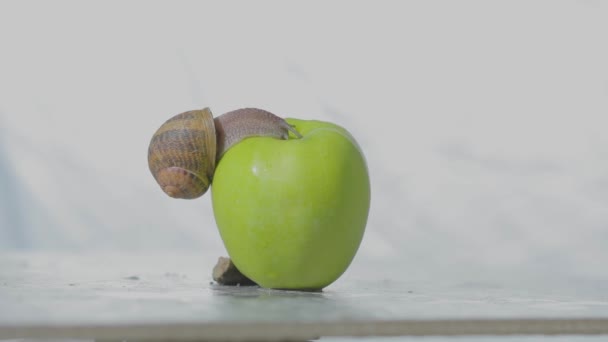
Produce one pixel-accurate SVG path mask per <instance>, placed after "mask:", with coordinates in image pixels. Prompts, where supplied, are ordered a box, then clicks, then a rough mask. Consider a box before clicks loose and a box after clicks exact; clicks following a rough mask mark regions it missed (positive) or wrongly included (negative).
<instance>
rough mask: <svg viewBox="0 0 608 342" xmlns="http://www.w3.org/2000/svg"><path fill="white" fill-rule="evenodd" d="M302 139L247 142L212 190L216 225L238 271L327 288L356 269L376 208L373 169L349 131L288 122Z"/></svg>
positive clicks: (290, 285)
mask: <svg viewBox="0 0 608 342" xmlns="http://www.w3.org/2000/svg"><path fill="white" fill-rule="evenodd" d="M286 120H287V122H288V123H289V124H291V125H293V126H294V127H295V128H296V130H297V131H298V132H299V133H300V134H301V135H302V136H303V137H302V138H301V139H297V138H295V137H294V136H293V135H290V138H289V140H279V139H273V138H267V137H253V138H247V139H244V140H243V141H241V142H239V143H238V144H236V145H235V146H233V147H232V148H231V149H230V150H229V151H227V152H226V153H225V154H224V156H223V157H222V159H221V160H220V162H219V164H218V165H217V167H216V170H215V175H214V178H213V185H212V189H211V191H212V203H213V211H214V215H215V220H216V223H217V226H218V229H219V232H220V235H221V237H222V240H223V242H224V245H225V247H226V249H227V251H228V254H229V255H230V258H231V259H232V261H233V262H234V264H235V265H236V266H237V267H238V269H239V270H240V271H241V272H242V273H243V274H244V275H246V276H247V277H249V278H250V279H252V280H253V281H255V282H256V283H258V284H259V285H260V286H262V287H266V288H275V289H290V290H320V289H322V288H324V287H326V286H327V285H329V284H331V283H332V282H334V281H335V280H336V279H338V278H339V277H340V276H341V275H342V273H344V271H346V269H347V268H348V266H349V265H350V263H351V261H352V259H353V258H354V256H355V254H356V252H357V249H358V248H359V245H360V243H361V240H362V238H363V234H364V231H365V226H366V224H367V217H368V213H369V205H370V182H369V174H368V169H367V164H366V162H365V158H364V156H363V153H362V152H361V149H360V148H359V145H358V144H357V142H356V141H355V139H354V138H353V137H352V135H351V134H350V133H348V132H347V131H346V130H345V129H344V128H342V127H340V126H338V125H335V124H332V123H328V122H322V121H312V120H307V121H305V120H297V119H286Z"/></svg>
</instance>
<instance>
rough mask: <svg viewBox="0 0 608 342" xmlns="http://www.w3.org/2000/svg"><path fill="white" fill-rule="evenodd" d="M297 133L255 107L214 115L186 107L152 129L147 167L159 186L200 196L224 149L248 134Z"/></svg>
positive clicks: (175, 194)
mask: <svg viewBox="0 0 608 342" xmlns="http://www.w3.org/2000/svg"><path fill="white" fill-rule="evenodd" d="M289 132H292V133H293V134H294V135H295V136H296V137H297V138H301V137H302V136H301V135H300V133H298V131H296V129H295V128H294V127H293V126H291V125H290V124H288V123H287V121H285V120H284V119H282V118H280V117H278V116H276V115H274V114H272V113H270V112H267V111H265V110H262V109H257V108H242V109H237V110H234V111H231V112H228V113H225V114H222V115H220V116H218V117H216V118H213V114H212V113H211V110H210V109H209V108H204V109H200V110H192V111H187V112H184V113H181V114H177V115H175V116H174V117H172V118H171V119H169V120H167V121H166V122H165V123H164V124H163V125H162V126H161V127H160V128H159V129H158V130H157V131H156V133H154V135H153V137H152V140H151V141H150V146H149V148H148V166H149V168H150V171H151V172H152V175H153V176H154V179H156V182H157V183H158V184H159V185H160V187H161V189H162V190H163V191H164V192H165V193H166V194H167V195H169V196H171V197H173V198H183V199H194V198H198V197H200V196H202V195H203V194H204V193H205V192H207V189H209V186H210V185H211V181H212V179H213V174H214V172H215V166H216V164H217V163H218V162H219V160H220V159H221V158H222V156H223V155H224V153H226V151H228V150H229V149H230V148H231V147H232V146H234V145H235V144H237V143H238V142H240V141H241V140H243V139H245V138H249V137H253V136H267V137H274V138H277V139H288V138H289Z"/></svg>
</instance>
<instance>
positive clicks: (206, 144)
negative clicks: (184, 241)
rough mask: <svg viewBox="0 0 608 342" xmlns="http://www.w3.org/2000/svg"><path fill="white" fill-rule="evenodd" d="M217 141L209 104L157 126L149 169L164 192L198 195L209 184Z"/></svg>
mask: <svg viewBox="0 0 608 342" xmlns="http://www.w3.org/2000/svg"><path fill="white" fill-rule="evenodd" d="M216 144H217V140H216V135H215V125H214V123H213V114H211V111H210V110H209V108H205V109H201V110H192V111H188V112H184V113H181V114H178V115H176V116H174V117H172V118H171V119H169V120H167V121H166V122H165V123H164V124H163V125H162V126H160V128H159V129H158V130H157V131H156V133H154V136H153V137H152V141H150V147H149V148H148V165H149V167H150V171H151V172H152V175H153V176H154V178H155V179H156V181H157V182H158V184H159V185H160V187H161V188H162V189H163V191H164V192H165V193H166V194H167V195H169V196H171V197H174V198H184V199H192V198H197V197H199V196H201V195H203V194H204V193H205V192H206V191H207V189H209V185H211V179H212V177H213V173H214V171H215V154H216Z"/></svg>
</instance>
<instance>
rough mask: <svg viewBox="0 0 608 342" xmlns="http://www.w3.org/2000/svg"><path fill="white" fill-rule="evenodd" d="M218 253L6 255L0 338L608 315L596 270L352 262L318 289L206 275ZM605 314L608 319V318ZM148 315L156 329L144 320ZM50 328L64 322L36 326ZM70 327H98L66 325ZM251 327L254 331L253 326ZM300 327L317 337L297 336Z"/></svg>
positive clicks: (0, 280)
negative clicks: (225, 282)
mask: <svg viewBox="0 0 608 342" xmlns="http://www.w3.org/2000/svg"><path fill="white" fill-rule="evenodd" d="M215 261H216V260H215V258H214V257H210V256H205V255H204V253H201V254H175V253H171V254H169V253H165V254H163V253H157V254H150V253H148V254H129V255H126V254H84V255H78V254H52V253H51V254H48V253H37V254H25V253H24V254H5V255H2V256H1V258H0V339H2V338H4V339H7V338H27V337H49V338H50V337H55V338H67V337H70V336H72V337H77V338H84V337H87V336H89V335H87V334H94V335H96V336H90V337H91V338H95V337H97V338H101V337H104V338H110V339H112V338H120V336H119V335H117V334H121V333H120V332H117V330H116V329H117V327H118V328H121V329H125V327H127V328H129V327H143V328H142V329H140V330H138V331H137V332H135V333H134V334H135V335H133V334H130V333H129V332H127V334H126V335H125V336H123V337H129V336H130V337H137V338H138V339H146V338H150V337H154V336H155V335H158V329H161V330H160V331H164V332H166V333H168V331H169V332H170V330H162V328H159V326H160V327H167V326H168V328H167V329H177V331H180V330H181V331H182V332H183V331H186V330H188V329H190V330H191V331H193V334H195V335H196V336H198V335H199V334H200V331H201V329H202V330H203V331H208V330H205V329H207V328H205V327H209V326H213V325H219V326H222V325H224V327H225V328H226V329H225V331H226V332H227V333H228V335H226V336H227V337H228V338H229V337H230V336H233V337H234V335H230V333H234V331H235V330H231V328H230V327H234V329H242V328H243V327H245V328H246V329H249V328H252V327H255V326H256V325H258V324H260V325H259V326H260V327H264V329H266V328H267V329H268V331H267V332H270V331H271V330H272V329H275V330H276V328H277V327H280V326H283V327H284V328H285V329H287V327H292V328H293V327H295V329H296V330H297V329H298V328H297V327H298V326H300V325H302V324H304V325H306V324H308V327H313V328H314V327H315V324H322V325H325V326H324V327H325V328H331V327H332V326H334V325H335V326H339V325H340V324H345V323H346V324H349V322H353V321H354V322H361V324H362V325H360V326H355V330H356V329H358V328H360V327H365V324H372V328H373V329H376V330H378V329H379V330H378V331H376V332H375V333H371V332H369V331H368V332H367V333H366V332H365V331H363V332H361V331H359V332H358V333H356V334H358V335H370V334H371V335H387V334H388V335H392V334H391V333H387V332H383V331H382V330H383V329H388V328H390V327H387V326H385V325H376V326H373V324H379V323H381V324H384V323H386V322H417V321H420V320H422V321H425V322H429V321H430V322H440V321H441V320H457V321H460V322H467V321H468V320H470V319H482V320H496V319H498V320H502V319H508V320H513V319H516V320H521V319H579V320H580V319H588V318H592V319H603V318H608V295H607V293H608V292H606V291H605V290H606V284H605V283H602V282H599V280H598V282H597V283H594V282H593V281H587V282H586V283H585V282H582V281H580V280H579V281H578V282H574V283H568V282H565V281H564V279H554V280H551V279H546V277H545V278H544V279H535V278H534V277H533V276H528V277H526V278H517V279H516V278H511V276H513V275H509V274H495V275H491V274H490V275H489V274H483V275H477V276H474V275H470V274H469V275H467V274H466V272H465V271H464V270H463V273H462V274H461V276H460V277H458V276H454V275H449V276H447V275H436V274H435V275H430V274H429V275H426V276H421V275H420V274H418V275H416V276H412V275H410V274H408V273H407V272H406V270H398V267H397V266H395V265H392V266H391V265H390V263H385V264H384V265H369V264H364V263H363V262H355V263H354V264H353V265H352V267H351V268H350V269H349V270H348V271H347V272H346V273H345V275H344V276H343V277H342V278H340V279H339V280H338V281H337V282H336V283H334V284H332V285H331V286H329V287H328V288H326V289H325V290H324V291H323V292H321V293H303V292H288V291H276V290H267V289H260V288H258V287H240V288H236V287H224V286H219V285H217V284H214V283H213V282H212V279H211V276H210V273H211V268H212V266H213V264H214V262H215ZM389 266H390V267H389ZM455 274H457V273H455ZM438 320H440V321H438ZM499 322H500V321H499ZM583 322H584V321H583ZM264 324H266V325H264ZM599 324H600V327H602V326H603V327H605V328H606V330H608V321H600V323H599ZM225 325H227V326H225ZM150 326H152V327H154V326H156V329H157V330H156V331H155V330H153V329H154V328H153V329H152V330H150V329H146V328H147V327H150ZM15 327H18V328H19V329H21V330H15V329H16V328H15ZM41 327H42V328H41ZM49 327H51V328H54V329H57V328H59V330H54V331H51V332H49V331H48V330H35V329H46V328H49ZM74 327H88V328H96V329H98V330H92V332H88V333H77V334H75V335H70V333H69V329H73V328H74ZM180 327H181V328H180ZM201 327H202V328H201ZM216 327H217V326H216ZM439 327H440V328H441V326H439ZM554 327H555V326H554ZM554 327H553V328H554ZM325 328H323V329H325ZM372 328H370V329H372ZM435 328H437V327H435ZM549 328H551V327H549ZM28 329H33V330H28ZM61 329H63V330H61ZM100 329H101V330H100ZM184 329H185V330H184ZM192 329H194V330H192ZM196 329H199V330H196ZM348 329H351V330H350V331H352V326H351V327H350V328H349V327H347V328H346V330H347V333H345V334H346V335H349V334H350V333H348V331H349V330H348ZM583 329H584V327H583ZM305 330H306V329H305ZM146 331H148V333H146ZM197 331H198V332H197ZM308 331H315V330H314V329H308ZM320 331H328V330H320ZM123 332H124V331H123ZM296 332H297V331H296ZM304 332H306V331H304ZM582 332H583V333H586V332H585V331H582ZM131 333H133V332H132V331H131ZM258 333H259V332H258ZM264 333H265V332H262V334H264ZM287 333H288V334H289V332H287ZM557 333H559V332H557ZM567 333H570V334H571V333H572V332H567ZM47 334H48V335H47ZM146 334H152V336H147V335H146ZM171 334H172V333H171ZM244 334H245V335H243V336H245V338H247V337H248V336H250V335H247V334H248V333H247V331H245V333H244ZM396 334H401V333H396ZM405 334H407V332H406V333H405ZM440 334H443V333H440ZM448 334H449V333H448ZM474 334H477V333H474ZM329 335H330V336H333V335H338V336H339V335H340V333H335V332H334V333H330V334H329ZM180 336H182V335H180V334H177V335H174V337H177V338H179V337H180ZM188 336H189V335H188ZM205 336H207V335H205V333H203V334H202V337H205ZM220 336H223V335H221V334H220ZM252 336H253V335H252ZM262 336H266V335H262ZM272 336H273V335H272V334H271V333H270V335H268V336H267V337H268V338H272ZM298 336H304V337H306V338H309V337H315V336H307V335H301V334H300V335H298V334H295V335H294V336H293V337H294V338H295V337H298ZM182 337H183V336H182ZM570 337H573V336H570ZM334 338H337V337H334ZM436 338H438V339H441V338H443V337H436ZM486 338H490V337H486ZM578 338H583V339H585V340H586V339H587V337H578ZM589 338H590V337H589ZM490 339H491V338H490Z"/></svg>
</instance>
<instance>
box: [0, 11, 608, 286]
mask: <svg viewBox="0 0 608 342" xmlns="http://www.w3.org/2000/svg"><path fill="white" fill-rule="evenodd" d="M607 42H608V4H607V3H606V2H601V1H569V2H568V1H503V2H486V1H459V2H451V1H418V2H401V1H394V2H388V1H384V2H382V1H368V2H352V1H344V2H340V1H333V2H321V1H319V2H298V3H296V2H292V3H282V2H221V3H220V2H217V3H207V2H170V1H167V2H152V1H140V2H138V1H129V2H122V1H116V2H105V1H104V2H102V1H98V2H80V1H49V2H43V1H40V2H27V1H13V2H11V1H3V2H0V250H2V251H11V250H42V251H47V250H54V251H57V250H60V251H63V250H67V251H82V252H86V251H98V250H104V251H126V250H128V251H154V250H164V251H166V250H179V251H184V250H189V251H197V250H201V251H205V252H206V253H207V252H208V253H210V254H211V255H223V254H225V252H224V248H223V245H222V243H221V240H220V238H219V234H218V233H217V230H216V228H215V222H214V219H213V215H212V211H211V202H210V198H209V196H205V197H204V198H201V199H198V200H194V201H183V200H182V201H178V200H173V199H170V198H169V197H167V196H165V195H164V194H163V193H162V192H161V191H160V189H159V188H158V186H157V185H156V183H155V182H154V180H153V178H152V176H151V175H150V173H149V171H148V168H147V160H146V158H147V147H148V142H149V140H150V138H151V136H152V134H153V133H154V131H155V130H156V129H157V128H158V126H159V125H160V124H161V123H162V122H164V121H165V120H166V119H168V118H169V117H170V116H172V115H174V114H177V113H180V112H183V111H186V110H191V109H196V108H201V107H206V106H209V107H211V109H212V110H213V112H214V113H215V114H216V115H219V114H221V113H223V112H226V111H229V110H233V109H236V108H240V107H245V106H253V107H260V108H264V109H267V110H269V111H272V112H274V113H276V114H278V115H281V116H285V117H296V118H302V119H320V120H328V121H333V122H335V123H338V124H340V125H342V126H344V127H345V128H347V129H348V130H349V131H351V132H352V133H353V135H354V136H355V137H356V138H357V140H358V141H359V143H360V145H361V146H362V148H363V150H364V152H365V155H366V158H367V161H368V164H369V169H370V175H371V181H372V207H371V212H370V218H369V224H368V227H367V231H366V235H365V238H364V240H363V243H362V246H361V248H360V252H359V254H358V255H357V258H356V259H355V263H357V262H362V261H366V260H368V261H373V260H393V261H395V262H397V263H398V264H399V265H402V266H403V269H404V270H407V272H413V273H425V272H428V273H433V272H448V271H451V272H457V271H462V270H475V271H476V272H484V271H487V270H505V272H507V271H510V272H530V273H535V272H540V273H541V274H542V273H546V274H549V273H552V274H564V275H568V276H576V277H578V278H579V279H584V278H586V277H597V276H602V277H608V271H607V270H608V268H606V267H605V263H606V262H607V261H608V134H606V131H607V128H608V119H607V118H606V117H607V115H608V63H607V61H608V43H607ZM389 258H390V259H389Z"/></svg>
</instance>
